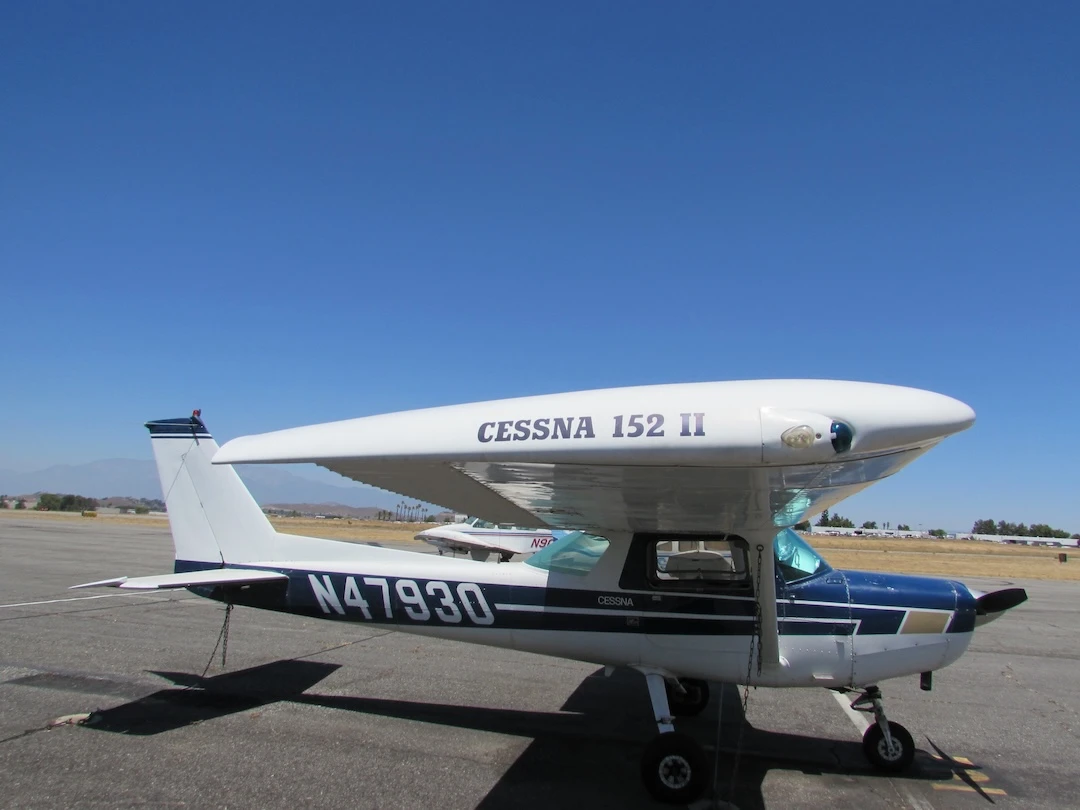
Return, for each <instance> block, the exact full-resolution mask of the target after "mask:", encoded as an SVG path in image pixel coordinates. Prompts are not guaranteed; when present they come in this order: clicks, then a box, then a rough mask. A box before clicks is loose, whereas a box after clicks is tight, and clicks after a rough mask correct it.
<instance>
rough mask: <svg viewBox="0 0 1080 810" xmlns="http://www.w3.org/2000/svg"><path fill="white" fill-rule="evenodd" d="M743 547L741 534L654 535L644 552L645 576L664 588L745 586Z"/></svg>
mask: <svg viewBox="0 0 1080 810" xmlns="http://www.w3.org/2000/svg"><path fill="white" fill-rule="evenodd" d="M746 548H747V546H746V541H745V540H743V539H742V538H741V537H733V536H728V537H716V538H701V537H694V538H685V537H681V538H680V537H670V538H666V537H663V536H658V537H656V538H655V539H654V540H652V541H651V542H650V544H649V546H648V551H647V553H646V560H647V572H648V579H649V582H650V584H651V585H652V586H653V587H655V588H661V589H665V590H666V589H671V590H680V589H682V590H685V589H688V588H689V589H692V590H706V589H707V590H712V589H717V590H729V589H731V588H749V587H750V574H749V569H748V567H747V559H746Z"/></svg>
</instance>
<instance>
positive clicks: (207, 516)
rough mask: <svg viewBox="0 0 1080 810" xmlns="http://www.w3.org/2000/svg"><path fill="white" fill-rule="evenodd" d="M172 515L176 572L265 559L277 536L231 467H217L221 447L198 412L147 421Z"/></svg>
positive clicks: (166, 501) (275, 543) (274, 544)
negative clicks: (215, 464)
mask: <svg viewBox="0 0 1080 810" xmlns="http://www.w3.org/2000/svg"><path fill="white" fill-rule="evenodd" d="M146 427H147V428H148V429H149V431H150V443H151V445H152V446H153V448H154V460H155V461H156V462H157V468H158V475H159V476H160V478H161V489H162V491H163V492H164V494H165V505H166V508H167V509H168V512H169V524H170V526H171V528H172V535H173V544H174V546H175V548H176V570H177V571H181V570H191V569H197V568H207V567H211V566H210V565H208V564H212V565H213V566H214V567H219V566H222V565H224V564H225V563H239V562H249V561H253V560H260V559H265V558H266V557H267V556H268V554H269V552H270V551H271V549H274V548H275V546H276V545H277V533H276V532H275V531H274V528H273V526H271V525H270V521H268V520H267V519H266V515H264V514H263V512H262V509H260V508H259V505H258V504H257V503H256V502H255V499H254V498H252V497H251V493H250V492H248V489H247V487H246V486H244V482H243V481H241V480H240V476H239V475H237V474H236V470H234V469H233V468H232V467H231V466H228V465H220V466H216V467H215V466H214V465H213V464H211V460H212V459H213V457H214V453H216V452H217V449H218V446H217V443H216V442H215V441H214V439H213V437H212V436H211V435H210V431H208V430H207V429H206V425H205V424H204V423H203V421H202V419H201V418H200V414H199V412H198V411H195V413H194V414H192V415H191V416H190V417H183V418H180V419H161V420H157V421H153V422H147V423H146Z"/></svg>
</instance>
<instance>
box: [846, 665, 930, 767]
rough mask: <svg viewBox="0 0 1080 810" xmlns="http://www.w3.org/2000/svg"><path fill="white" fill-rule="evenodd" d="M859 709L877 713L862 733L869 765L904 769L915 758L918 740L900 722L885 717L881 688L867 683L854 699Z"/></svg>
mask: <svg viewBox="0 0 1080 810" xmlns="http://www.w3.org/2000/svg"><path fill="white" fill-rule="evenodd" d="M851 708H853V709H855V710H856V711H860V712H866V713H867V714H872V715H874V723H872V724H871V725H870V728H868V729H867V730H866V733H865V734H863V739H862V746H863V753H864V754H865V755H866V758H867V759H868V760H870V764H871V765H873V766H874V767H875V768H880V769H881V770H883V771H891V772H894V773H895V772H897V771H902V770H905V769H906V768H907V767H908V766H909V765H911V763H912V761H913V760H914V759H915V741H914V740H913V739H912V738H911V734H909V733H908V730H907V729H906V728H904V727H903V726H902V725H900V724H899V723H894V722H892V721H891V720H889V719H888V718H886V717H885V705H884V703H883V702H882V698H881V690H880V689H878V688H877V687H876V686H868V687H866V690H865V691H864V692H862V693H860V695H859V696H858V697H857V698H855V700H853V701H852V702H851Z"/></svg>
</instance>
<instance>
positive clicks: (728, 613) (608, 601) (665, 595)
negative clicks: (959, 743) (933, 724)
mask: <svg viewBox="0 0 1080 810" xmlns="http://www.w3.org/2000/svg"><path fill="white" fill-rule="evenodd" d="M219 567H221V566H220V564H216V563H212V562H199V561H186V560H177V561H176V564H175V570H176V572H177V573H186V572H190V571H203V570H208V569H213V568H219ZM246 567H250V566H246ZM274 570H282V571H283V572H284V573H285V574H286V575H287V576H288V577H289V584H288V588H287V589H286V590H285V591H284V592H283V593H282V594H281V597H280V604H278V603H270V604H268V603H267V602H266V600H265V599H262V598H260V599H259V600H258V603H257V604H255V603H252V604H253V606H257V607H263V608H269V609H273V610H282V611H286V612H290V613H299V614H303V615H309V616H318V617H321V618H334V619H343V620H346V621H348V620H353V621H368V619H366V618H365V617H364V615H363V611H362V610H361V609H360V608H359V607H358V606H356V605H348V604H346V599H345V588H346V581H347V578H348V577H350V576H351V577H352V579H353V581H354V583H355V584H356V587H357V588H359V589H360V591H361V593H362V594H363V598H364V599H365V601H366V602H367V605H368V612H369V614H371V616H372V618H371V619H370V621H373V622H378V623H391V624H404V625H413V624H432V625H440V624H443V623H445V622H443V621H441V620H440V619H439V618H438V616H437V614H436V612H435V610H434V608H435V606H436V605H437V603H438V601H439V595H440V594H441V593H442V592H441V590H439V589H438V585H436V586H434V587H435V588H436V591H437V592H438V593H436V594H432V593H431V592H429V591H428V590H427V589H428V585H429V583H430V582H436V583H438V582H441V581H440V580H428V579H418V578H410V577H396V576H390V577H371V576H370V575H369V577H368V578H369V579H385V580H387V581H388V583H389V585H390V591H389V598H390V604H391V615H390V616H389V617H387V616H386V613H385V609H384V606H383V605H384V602H383V596H382V592H381V590H380V589H379V588H378V587H377V586H374V585H371V584H365V583H364V579H365V575H363V574H353V575H348V574H340V573H328V572H321V571H307V570H288V569H274ZM311 575H313V576H315V577H316V579H317V580H318V581H319V582H320V583H325V578H326V577H329V582H330V585H331V588H332V592H333V593H334V594H335V596H336V598H337V601H338V604H339V605H340V607H341V609H342V610H343V611H344V614H339V613H337V612H336V609H334V608H333V607H331V610H330V612H329V613H327V611H326V610H325V609H324V608H323V607H322V605H321V604H320V600H319V599H318V598H317V596H316V594H315V591H314V589H313V586H312V584H311V581H310V576H311ZM841 577H846V578H847V583H846V584H845V582H844V579H842V578H841ZM403 579H404V580H408V581H410V582H414V583H416V585H417V586H418V587H419V589H420V593H421V594H423V597H422V598H423V601H424V602H425V604H426V606H427V607H428V608H429V612H430V615H429V617H428V618H427V619H416V618H413V617H412V616H413V615H415V613H417V612H421V613H422V611H418V610H417V609H415V608H414V609H413V611H412V613H411V614H410V612H409V605H408V604H407V603H405V602H403V601H402V599H401V597H400V594H399V593H398V592H397V590H396V585H395V583H396V582H397V581H399V580H403ZM826 579H829V580H832V581H831V582H826V581H825V580H826ZM461 584H462V583H460V582H457V581H453V582H447V585H448V586H449V588H450V593H452V594H453V597H452V599H453V601H454V602H455V604H457V605H458V607H459V609H460V607H461V605H460V597H459V596H458V595H457V591H456V589H457V588H458V586H459V585H461ZM466 584H469V583H466ZM476 587H478V588H479V589H480V591H481V592H482V594H483V596H484V599H485V600H486V602H487V605H488V606H489V608H490V610H491V611H492V613H493V614H494V617H495V619H494V622H493V623H491V624H489V625H483V626H489V627H494V628H500V629H522V630H526V629H545V630H581V631H593V632H644V633H655V634H664V635H671V634H685V635H749V634H750V633H751V631H752V627H753V617H754V615H755V604H754V602H753V601H752V600H750V599H746V598H730V597H729V598H724V597H723V596H718V595H705V594H686V593H670V592H657V593H653V592H649V593H636V592H628V591H594V590H580V589H572V588H544V587H532V586H516V585H506V584H488V583H476ZM958 589H963V591H962V593H963V595H966V596H967V600H968V601H970V603H971V604H970V606H969V605H967V604H966V602H965V604H964V606H963V608H964V609H963V610H961V611H960V612H958V613H957V614H956V615H954V617H953V619H952V620H951V622H950V624H949V627H948V630H947V632H950V633H956V632H969V631H970V630H971V628H972V626H973V623H974V598H973V597H971V596H970V594H969V593H968V592H967V589H966V588H963V586H962V585H959V583H952V582H950V581H948V580H943V579H934V578H929V577H910V576H903V575H895V574H872V573H867V572H861V571H845V572H836V571H834V572H830V574H829V576H828V577H827V578H824V577H818V578H815V579H813V580H809V581H807V582H804V583H795V584H793V585H788V586H786V587H785V588H784V589H783V590H782V595H781V598H780V599H778V600H777V614H778V615H777V619H778V626H779V632H780V634H781V635H850V634H851V633H852V632H853V629H854V628H856V627H857V628H858V633H859V635H891V634H895V633H897V632H899V630H900V627H901V625H902V623H903V620H904V617H905V615H906V613H907V610H909V609H934V610H953V609H954V608H955V606H956V605H957V601H958V598H959V596H960V591H959V590H958ZM849 591H850V594H851V602H852V603H853V604H854V605H856V606H855V607H852V606H851V605H849V604H848V602H847V599H848V592H849ZM196 592H197V593H199V594H200V595H203V596H211V598H223V592H222V591H221V590H217V591H214V592H213V593H211V589H204V588H199V589H196ZM250 596H251V597H253V598H254V597H255V594H251V595H250ZM807 602H813V603H814V604H807ZM243 603H244V600H243V598H242V597H238V599H237V604H243ZM968 608H970V610H968ZM969 612H970V617H968V616H967V614H968V613H969ZM463 618H467V617H465V616H463ZM461 626H470V625H469V623H468V621H463V622H462V623H461Z"/></svg>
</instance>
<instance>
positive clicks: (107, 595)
mask: <svg viewBox="0 0 1080 810" xmlns="http://www.w3.org/2000/svg"><path fill="white" fill-rule="evenodd" d="M148 595H149V594H145V593H103V594H99V595H98V596H69V597H68V598H67V599H43V600H41V601H40V602H12V603H11V604H10V605H0V608H17V607H31V606H33V605H55V604H57V603H59V602H82V601H85V600H87V599H116V598H117V597H121V596H148Z"/></svg>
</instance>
